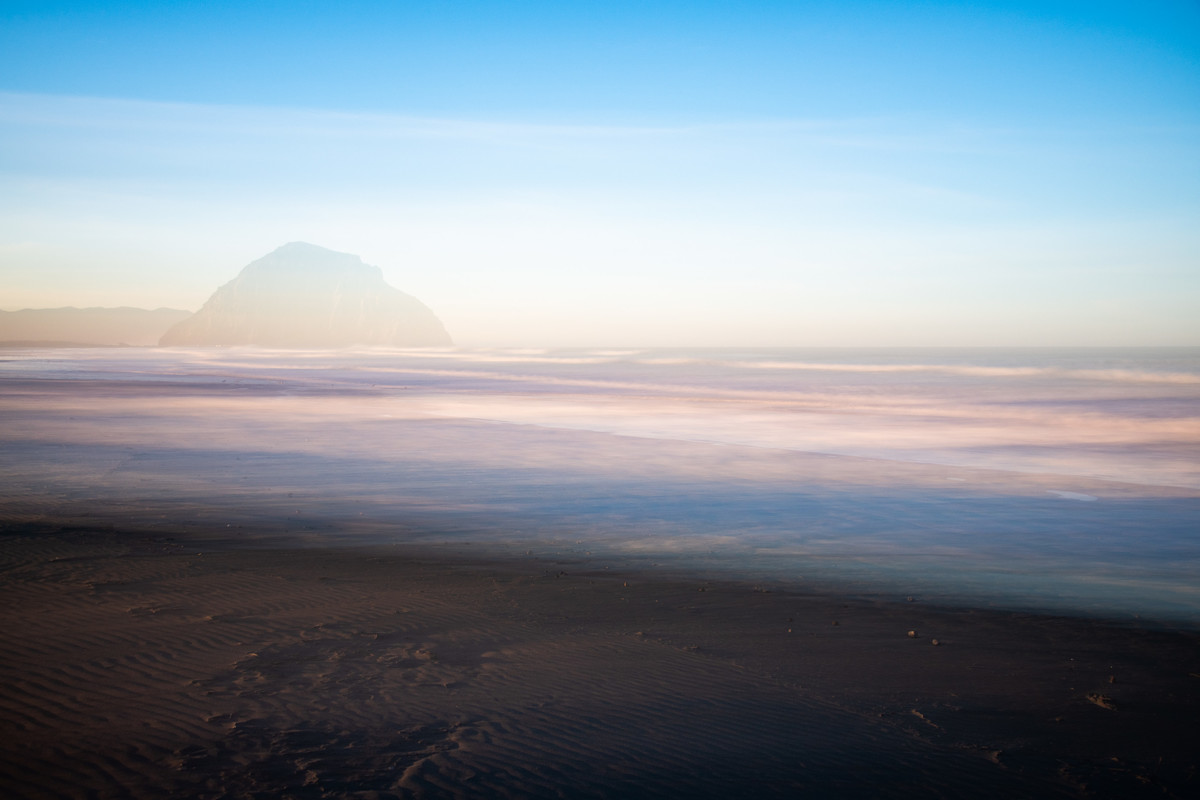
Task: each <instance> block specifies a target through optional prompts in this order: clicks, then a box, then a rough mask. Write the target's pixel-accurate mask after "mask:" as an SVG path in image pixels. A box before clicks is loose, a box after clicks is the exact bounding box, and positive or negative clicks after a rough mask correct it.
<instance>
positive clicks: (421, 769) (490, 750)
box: [0, 526, 1200, 798]
mask: <svg viewBox="0 0 1200 800" xmlns="http://www.w3.org/2000/svg"><path fill="white" fill-rule="evenodd" d="M469 550H470V548H469V547H458V548H440V549H432V548H425V549H421V548H402V547H397V546H392V547H388V548H383V547H375V548H362V547H351V548H346V547H341V548H329V547H312V546H309V547H298V546H286V545H285V543H282V542H279V541H277V540H276V541H274V542H272V544H271V546H267V547H263V546H254V545H253V544H252V543H249V544H248V543H247V540H246V538H245V537H241V538H239V539H238V540H236V541H235V540H231V539H229V538H228V537H227V536H221V535H220V534H219V533H218V532H216V531H213V532H210V533H209V535H204V534H203V533H202V532H197V533H194V534H191V535H177V536H164V535H162V534H161V532H160V533H154V534H148V533H146V532H138V531H120V530H88V529H78V528H66V529H60V530H50V529H47V528H46V527H44V526H42V527H37V528H34V527H30V528H28V529H26V530H21V531H14V530H12V529H9V530H7V531H6V532H5V534H4V535H3V537H0V554H2V555H0V557H2V558H3V566H4V571H3V577H2V578H0V580H2V581H3V583H2V587H3V593H4V597H5V604H4V609H3V612H2V613H3V615H4V619H3V630H4V632H5V634H4V640H5V641H4V658H3V659H2V661H0V670H2V675H3V680H2V681H0V725H2V726H3V727H2V730H3V733H2V735H0V738H2V740H3V741H4V743H5V744H4V750H3V762H2V763H0V788H2V789H3V793H4V794H5V796H8V797H29V798H41V797H80V798H83V797H147V798H150V797H164V796H178V797H183V796H187V797H205V798H226V797H228V798H233V797H268V796H271V797H280V796H288V797H731V796H733V797H797V796H817V797H834V796H838V797H917V796H920V797H964V796H972V797H1006V798H1011V797H1137V796H1144V797H1164V796H1166V797H1186V796H1189V795H1190V794H1191V793H1192V792H1193V791H1194V790H1195V788H1196V780H1197V777H1196V769H1197V766H1198V759H1197V755H1196V751H1195V748H1194V725H1195V720H1196V718H1197V713H1198V712H1200V676H1198V675H1197V672H1198V671H1200V636H1197V635H1196V634H1195V633H1191V632H1181V631H1170V630H1148V629H1145V628H1138V627H1132V626H1129V625H1120V626H1118V625H1113V624H1111V623H1105V622H1103V621H1097V620H1084V619H1079V618H1070V617H1058V616H1048V615H1036V614H1023V613H1012V612H997V611H983V610H979V609H965V608H947V607H939V606H933V605H929V604H927V603H926V602H924V601H923V600H922V598H919V597H914V598H912V601H911V602H910V601H909V600H908V598H900V599H895V600H889V601H883V600H878V599H876V600H869V599H863V598H856V597H851V596H839V595H834V594H827V593H807V592H804V591H782V590H774V589H768V588H765V587H763V586H761V585H754V584H749V583H744V582H738V581H713V580H703V579H695V578H688V577H686V576H681V575H679V574H670V573H666V572H663V571H661V570H658V569H655V568H653V567H650V566H649V565H648V564H644V565H642V566H641V567H640V568H636V569H626V570H621V569H618V568H614V567H613V565H610V564H606V563H603V562H602V560H599V559H597V560H591V561H587V560H580V559H578V558H569V557H564V558H556V557H555V556H554V555H553V554H549V553H548V554H545V555H541V556H537V555H528V556H526V555H524V554H523V553H522V554H514V555H512V556H511V557H507V558H495V557H492V558H479V557H477V556H472V555H471V554H470V553H469V552H468V551H469ZM910 631H913V632H914V633H915V636H910V635H909V632H910ZM935 642H936V644H935Z"/></svg>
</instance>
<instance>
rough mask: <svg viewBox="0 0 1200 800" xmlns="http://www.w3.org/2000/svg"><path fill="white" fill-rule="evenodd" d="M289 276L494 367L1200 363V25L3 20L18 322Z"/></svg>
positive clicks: (271, 16)
mask: <svg viewBox="0 0 1200 800" xmlns="http://www.w3.org/2000/svg"><path fill="white" fill-rule="evenodd" d="M290 241H307V242H311V243H313V244H318V245H322V246H325V247H329V248H331V249H335V250H340V251H345V252H351V253H355V254H358V255H360V256H362V258H363V259H364V260H365V261H367V263H370V264H375V265H378V266H380V267H381V268H382V269H383V271H384V275H385V277H386V278H387V279H388V281H389V282H390V283H391V284H392V285H394V286H396V287H397V288H400V289H402V290H404V291H406V292H409V293H410V294H413V295H416V296H417V297H419V298H420V299H421V300H423V301H424V302H425V303H426V304H428V305H429V306H430V307H432V308H433V310H434V311H435V312H436V313H437V314H438V315H439V317H441V319H442V320H443V321H444V322H445V324H446V326H447V328H448V329H449V330H450V332H451V334H452V335H453V336H454V337H455V340H456V342H458V343H459V344H463V345H468V346H551V347H553V346H607V345H620V346H653V345H658V346H686V345H694V346H721V345H728V346H886V345H898V346H950V345H964V346H975V345H985V346H1014V345H1019V346H1028V345H1047V346H1056V345H1101V346H1110V345H1200V313H1197V309H1198V308H1200V4H1197V3H1195V2H1171V1H1170V0H1167V1H1164V2H1143V3H1132V2H1131V3H1104V2H1088V3H1082V2H1081V3H1065V2H1064V3H1057V2H1038V3H969V4H968V3H936V2H930V3H916V2H913V3H904V2H890V3H868V2H855V1H854V0H850V2H836V3H835V2H812V3H802V2H788V3H770V2H761V3H715V2H703V0H699V1H697V2H688V3H683V2H679V3H674V2H637V3H633V2H619V1H614V2H607V3H603V4H600V3H596V4H583V3H550V2H506V3H472V2H462V3H453V4H451V3H432V2H431V3H425V2H412V3H391V2H340V3H336V4H334V3H324V2H288V3H272V2H261V3H253V4H244V3H233V2H172V3H128V2H104V3H87V2H77V3H56V2H31V3H25V2H9V1H8V0H5V2H2V3H0V308H3V309H6V310H14V309H19V308H38V307H58V306H64V305H74V306H118V305H132V306H140V307H147V308H154V307H160V306H169V307H175V308H185V309H197V308H199V306H200V305H201V304H202V303H203V302H204V300H205V299H206V298H207V297H208V296H209V295H210V294H211V293H212V291H213V290H214V289H215V288H216V287H217V286H218V285H220V284H221V283H224V282H226V281H228V280H230V279H231V278H233V277H234V276H235V275H236V274H237V272H238V271H239V270H240V269H241V268H242V267H243V266H245V265H246V264H247V263H249V262H251V261H253V260H254V259H256V258H258V257H260V256H262V255H265V254H266V253H268V252H270V251H271V250H273V249H275V248H276V247H278V246H280V245H282V244H284V243H286V242H290Z"/></svg>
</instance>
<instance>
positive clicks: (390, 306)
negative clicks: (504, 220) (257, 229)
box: [159, 242, 452, 348]
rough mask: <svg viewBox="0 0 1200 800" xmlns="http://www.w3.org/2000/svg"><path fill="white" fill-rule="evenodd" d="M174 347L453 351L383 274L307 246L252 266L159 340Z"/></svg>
mask: <svg viewBox="0 0 1200 800" xmlns="http://www.w3.org/2000/svg"><path fill="white" fill-rule="evenodd" d="M159 344H161V345H163V346H172V345H200V346H211V345H259V346H263V347H317V348H325V347H345V346H349V345H381V346H393V347H426V346H446V345H450V344H452V342H451V339H450V335H449V334H448V333H447V332H446V328H445V327H444V326H443V325H442V323H441V320H439V319H438V318H437V317H436V316H435V315H434V313H433V311H431V310H430V309H429V307H428V306H426V305H425V304H424V303H422V302H421V301H420V300H418V299H417V298H415V297H413V296H412V295H409V294H405V293H404V292H402V291H400V290H399V289H395V288H393V287H391V286H389V285H388V283H387V282H386V281H385V280H384V279H383V273H382V271H381V270H380V269H379V267H374V266H371V265H369V264H365V263H363V261H362V259H361V258H359V257H358V256H356V255H351V254H349V253H339V252H335V251H333V250H327V249H326V248H324V247H318V246H317V245H313V244H308V243H306V242H291V243H289V244H285V245H283V246H282V247H280V248H278V249H276V250H275V251H273V252H271V253H268V254H267V255H265V256H263V257H262V258H260V259H258V260H257V261H253V262H251V263H250V264H248V265H247V266H246V267H245V268H243V269H242V271H241V272H240V273H239V274H238V276H237V277H236V278H234V279H233V280H231V281H229V282H228V283H226V284H224V285H223V286H221V287H220V288H218V289H217V290H216V292H214V293H213V295H212V296H211V297H210V298H209V299H208V301H207V302H205V304H204V306H203V307H202V308H201V309H200V310H199V311H197V312H196V313H195V314H193V315H191V316H190V317H188V318H186V319H183V320H180V321H179V322H177V323H175V324H174V325H172V326H171V328H170V329H169V330H167V331H166V333H164V334H163V336H162V338H161V339H160V340H159Z"/></svg>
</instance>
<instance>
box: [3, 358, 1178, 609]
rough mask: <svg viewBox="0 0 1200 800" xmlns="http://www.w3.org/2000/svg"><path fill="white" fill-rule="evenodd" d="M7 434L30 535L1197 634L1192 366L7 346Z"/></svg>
mask: <svg viewBox="0 0 1200 800" xmlns="http://www.w3.org/2000/svg"><path fill="white" fill-rule="evenodd" d="M0 421H2V422H3V425H0V476H2V477H3V487H4V488H2V489H0V522H2V523H3V524H4V525H5V526H6V527H8V528H9V529H12V530H15V529H17V528H21V529H26V528H30V529H32V528H31V526H32V527H36V526H38V525H41V526H54V525H58V526H61V525H72V526H81V527H83V528H86V527H87V526H89V525H92V526H115V527H120V528H128V529H130V530H139V531H170V530H172V529H188V530H196V529H200V528H206V529H211V530H214V531H226V532H227V534H228V535H229V536H231V537H237V536H244V537H246V539H247V541H251V540H253V541H264V540H265V538H264V537H266V538H269V537H271V536H278V537H283V536H286V537H291V538H299V539H301V540H311V541H313V542H318V541H320V542H327V541H344V542H346V543H355V544H361V543H364V542H370V543H377V544H381V545H386V544H388V543H394V542H421V543H426V544H429V545H430V546H439V547H451V548H468V547H473V548H477V549H478V548H491V549H492V550H494V551H496V552H501V553H508V554H511V555H512V556H513V557H528V558H540V559H545V560H547V561H548V562H553V563H558V564H562V565H567V564H570V565H573V567H574V568H578V569H592V568H597V569H598V568H602V566H603V564H607V563H620V564H621V565H623V566H625V567H629V566H631V565H632V566H637V567H640V568H645V569H657V570H667V571H670V570H678V571H682V572H688V573H689V574H694V573H704V574H737V575H740V576H743V577H744V576H754V578H755V579H756V580H761V581H762V582H763V584H764V586H780V587H793V588H795V587H801V588H803V587H808V588H813V589H817V588H820V587H824V586H834V585H836V586H837V587H839V589H841V590H847V589H849V590H850V591H853V592H857V593H860V594H863V595H865V596H886V597H893V596H919V597H920V598H922V599H924V600H926V601H929V602H946V603H970V604H978V605H981V606H988V607H1001V608H1021V609H1036V610H1049V611H1053V612H1055V613H1069V614H1083V615H1098V616H1104V617H1108V618H1115V619H1133V618H1135V617H1137V618H1140V619H1142V620H1145V619H1156V620H1162V621H1163V622H1164V623H1166V624H1171V625H1182V626H1185V627H1200V348H1071V349H1054V348H1047V349H956V348H943V349H911V348H905V349H899V348H895V349H888V348H880V349H827V348H825V349H805V348H790V349H777V348H776V349H766V348H764V349H633V348H613V349H603V348H597V349H532V348H531V349H511V348H510V349H465V348H458V349H431V350H370V349H363V350H352V351H278V350H263V349H253V348H227V349H184V348H178V349H155V348H121V349H115V348H94V349H91V348H89V349H69V350H67V349H65V350H53V349H18V348H10V349H7V350H5V351H3V352H2V353H0ZM22 526H24V527H22Z"/></svg>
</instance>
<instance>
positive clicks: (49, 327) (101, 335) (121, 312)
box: [0, 306, 191, 347]
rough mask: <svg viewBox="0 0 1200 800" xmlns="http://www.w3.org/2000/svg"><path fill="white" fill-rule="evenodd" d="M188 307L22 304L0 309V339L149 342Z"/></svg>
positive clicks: (9, 341)
mask: <svg viewBox="0 0 1200 800" xmlns="http://www.w3.org/2000/svg"><path fill="white" fill-rule="evenodd" d="M189 316H191V312H190V311H181V310H179V309H177V308H155V309H145V308H130V307H128V306H121V307H118V308H99V307H96V308H75V307H72V306H66V307H63V308H25V309H21V310H20V311H0V343H5V344H10V345H13V344H26V345H31V346H43V347H46V346H60V347H63V346H72V345H83V346H91V347H95V346H118V345H129V346H139V347H145V346H151V345H156V344H158V340H159V338H160V337H161V336H162V335H163V333H164V332H165V331H166V330H167V329H168V328H170V327H171V326H172V325H174V324H176V323H177V322H179V321H180V320H184V319H187V318H188V317H189Z"/></svg>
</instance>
